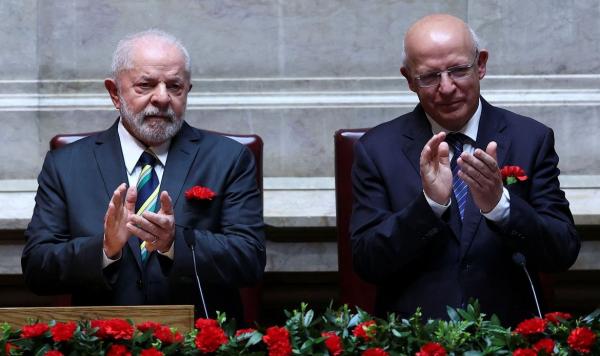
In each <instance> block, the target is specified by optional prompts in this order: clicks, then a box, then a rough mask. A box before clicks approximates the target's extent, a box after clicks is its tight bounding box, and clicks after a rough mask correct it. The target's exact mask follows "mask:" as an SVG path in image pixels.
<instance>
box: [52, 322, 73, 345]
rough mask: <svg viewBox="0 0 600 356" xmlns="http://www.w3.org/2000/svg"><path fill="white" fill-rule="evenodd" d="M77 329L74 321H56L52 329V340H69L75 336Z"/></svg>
mask: <svg viewBox="0 0 600 356" xmlns="http://www.w3.org/2000/svg"><path fill="white" fill-rule="evenodd" d="M76 329H77V324H75V322H74V321H70V322H68V323H56V325H54V326H53V327H52V328H51V329H50V333H51V334H52V340H54V341H56V342H61V341H69V340H71V338H73V334H74V333H75V330H76Z"/></svg>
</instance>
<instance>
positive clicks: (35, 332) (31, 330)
mask: <svg viewBox="0 0 600 356" xmlns="http://www.w3.org/2000/svg"><path fill="white" fill-rule="evenodd" d="M48 329H50V327H49V326H48V324H44V323H36V324H33V325H25V326H24V327H23V331H21V337H22V338H24V339H31V338H34V337H38V336H42V335H44V333H45V332H46V331H48Z"/></svg>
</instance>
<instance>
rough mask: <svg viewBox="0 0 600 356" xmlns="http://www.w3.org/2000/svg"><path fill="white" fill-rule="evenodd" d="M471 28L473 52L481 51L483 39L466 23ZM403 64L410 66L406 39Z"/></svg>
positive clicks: (403, 44) (403, 46) (403, 45)
mask: <svg viewBox="0 0 600 356" xmlns="http://www.w3.org/2000/svg"><path fill="white" fill-rule="evenodd" d="M465 25H466V26H467V28H468V29H469V33H470V34H471V41H473V52H479V50H480V49H481V40H480V39H479V36H477V34H476V33H475V31H474V30H473V29H472V28H471V26H469V25H467V24H465ZM401 58H402V66H404V67H406V68H408V58H407V56H406V47H405V43H404V39H403V40H402V57H401Z"/></svg>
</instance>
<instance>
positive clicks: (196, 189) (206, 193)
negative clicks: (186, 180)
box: [185, 185, 217, 200]
mask: <svg viewBox="0 0 600 356" xmlns="http://www.w3.org/2000/svg"><path fill="white" fill-rule="evenodd" d="M216 195H217V194H215V192H213V191H212V190H210V188H207V187H203V186H200V185H195V186H193V187H191V188H190V189H188V190H187V191H186V192H185V198H186V199H187V200H212V198H214V197H215V196H216Z"/></svg>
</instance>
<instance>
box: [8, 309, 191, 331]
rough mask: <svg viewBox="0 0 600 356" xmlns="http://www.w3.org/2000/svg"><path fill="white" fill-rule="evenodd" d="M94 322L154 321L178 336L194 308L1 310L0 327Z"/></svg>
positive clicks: (188, 320)
mask: <svg viewBox="0 0 600 356" xmlns="http://www.w3.org/2000/svg"><path fill="white" fill-rule="evenodd" d="M94 319H130V320H133V322H134V323H136V324H139V323H143V322H145V321H154V322H157V323H161V324H165V325H168V326H170V327H176V328H177V330H179V331H180V332H187V331H189V330H191V329H192V327H193V326H194V306H192V305H141V306H137V305H136V306H106V307H33V308H0V323H1V322H7V323H8V324H10V325H11V326H13V327H15V328H21V327H22V326H23V325H27V324H29V321H30V320H34V321H36V320H39V321H40V322H46V323H47V322H49V321H50V320H56V321H60V322H65V321H70V320H73V321H77V320H94Z"/></svg>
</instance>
